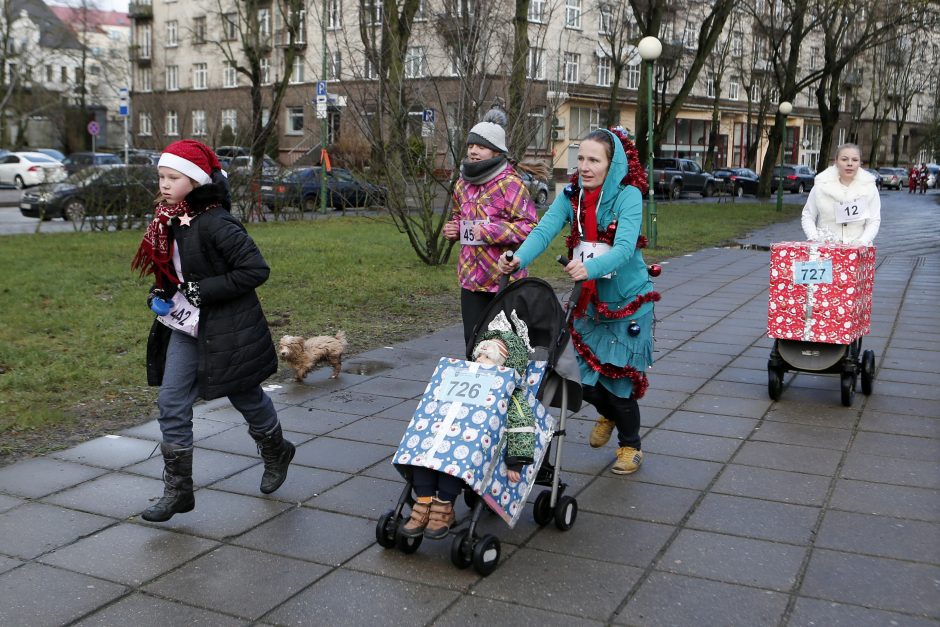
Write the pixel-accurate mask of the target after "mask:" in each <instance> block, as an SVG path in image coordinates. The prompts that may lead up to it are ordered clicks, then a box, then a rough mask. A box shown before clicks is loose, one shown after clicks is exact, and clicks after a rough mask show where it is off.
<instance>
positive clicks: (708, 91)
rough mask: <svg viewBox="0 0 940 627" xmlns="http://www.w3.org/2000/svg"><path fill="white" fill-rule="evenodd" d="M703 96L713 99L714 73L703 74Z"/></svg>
mask: <svg viewBox="0 0 940 627" xmlns="http://www.w3.org/2000/svg"><path fill="white" fill-rule="evenodd" d="M705 96H706V97H708V98H714V97H715V73H714V72H705Z"/></svg>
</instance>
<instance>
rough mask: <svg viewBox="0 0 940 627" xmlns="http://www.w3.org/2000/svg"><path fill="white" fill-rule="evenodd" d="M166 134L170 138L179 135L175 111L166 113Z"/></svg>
mask: <svg viewBox="0 0 940 627" xmlns="http://www.w3.org/2000/svg"><path fill="white" fill-rule="evenodd" d="M166 134H167V135H170V136H175V135H179V134H180V118H179V114H178V113H176V111H167V112H166Z"/></svg>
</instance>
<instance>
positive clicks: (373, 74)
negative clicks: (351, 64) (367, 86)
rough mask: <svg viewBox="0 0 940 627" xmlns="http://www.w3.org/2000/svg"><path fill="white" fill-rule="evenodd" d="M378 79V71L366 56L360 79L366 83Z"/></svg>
mask: <svg viewBox="0 0 940 627" xmlns="http://www.w3.org/2000/svg"><path fill="white" fill-rule="evenodd" d="M378 77H379V71H378V70H377V69H376V67H375V64H374V63H372V59H370V58H369V57H368V55H367V56H366V58H365V59H364V60H363V63H362V78H364V79H365V80H367V81H373V80H376V79H377V78H378Z"/></svg>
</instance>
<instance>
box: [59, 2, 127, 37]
mask: <svg viewBox="0 0 940 627" xmlns="http://www.w3.org/2000/svg"><path fill="white" fill-rule="evenodd" d="M49 9H50V10H51V11H52V12H53V13H55V15H56V17H58V18H59V19H60V20H62V22H64V23H65V24H69V25H71V26H70V28H71V29H72V30H73V31H76V32H78V31H81V30H82V29H83V27H85V28H86V29H87V30H98V31H100V32H104V29H103V28H102V26H117V27H122V28H130V26H131V20H130V18H128V17H127V13H126V12H121V11H102V10H100V9H93V8H87V7H86V8H82V7H60V6H51V7H49ZM83 25H84V26H83Z"/></svg>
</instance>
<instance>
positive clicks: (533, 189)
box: [519, 171, 549, 207]
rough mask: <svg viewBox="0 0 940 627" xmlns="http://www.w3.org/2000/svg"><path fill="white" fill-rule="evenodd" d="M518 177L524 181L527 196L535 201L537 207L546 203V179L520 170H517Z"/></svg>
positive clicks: (547, 193) (547, 192) (547, 194)
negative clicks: (527, 192)
mask: <svg viewBox="0 0 940 627" xmlns="http://www.w3.org/2000/svg"><path fill="white" fill-rule="evenodd" d="M519 177H520V178H521V179H522V182H523V183H525V186H526V189H528V190H529V198H531V199H532V200H534V201H535V205H536V206H537V207H544V206H545V205H546V204H548V196H549V191H548V183H547V182H546V181H543V180H542V179H540V178H536V177H534V176H532V175H531V174H529V173H528V172H522V171H520V172H519Z"/></svg>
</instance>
